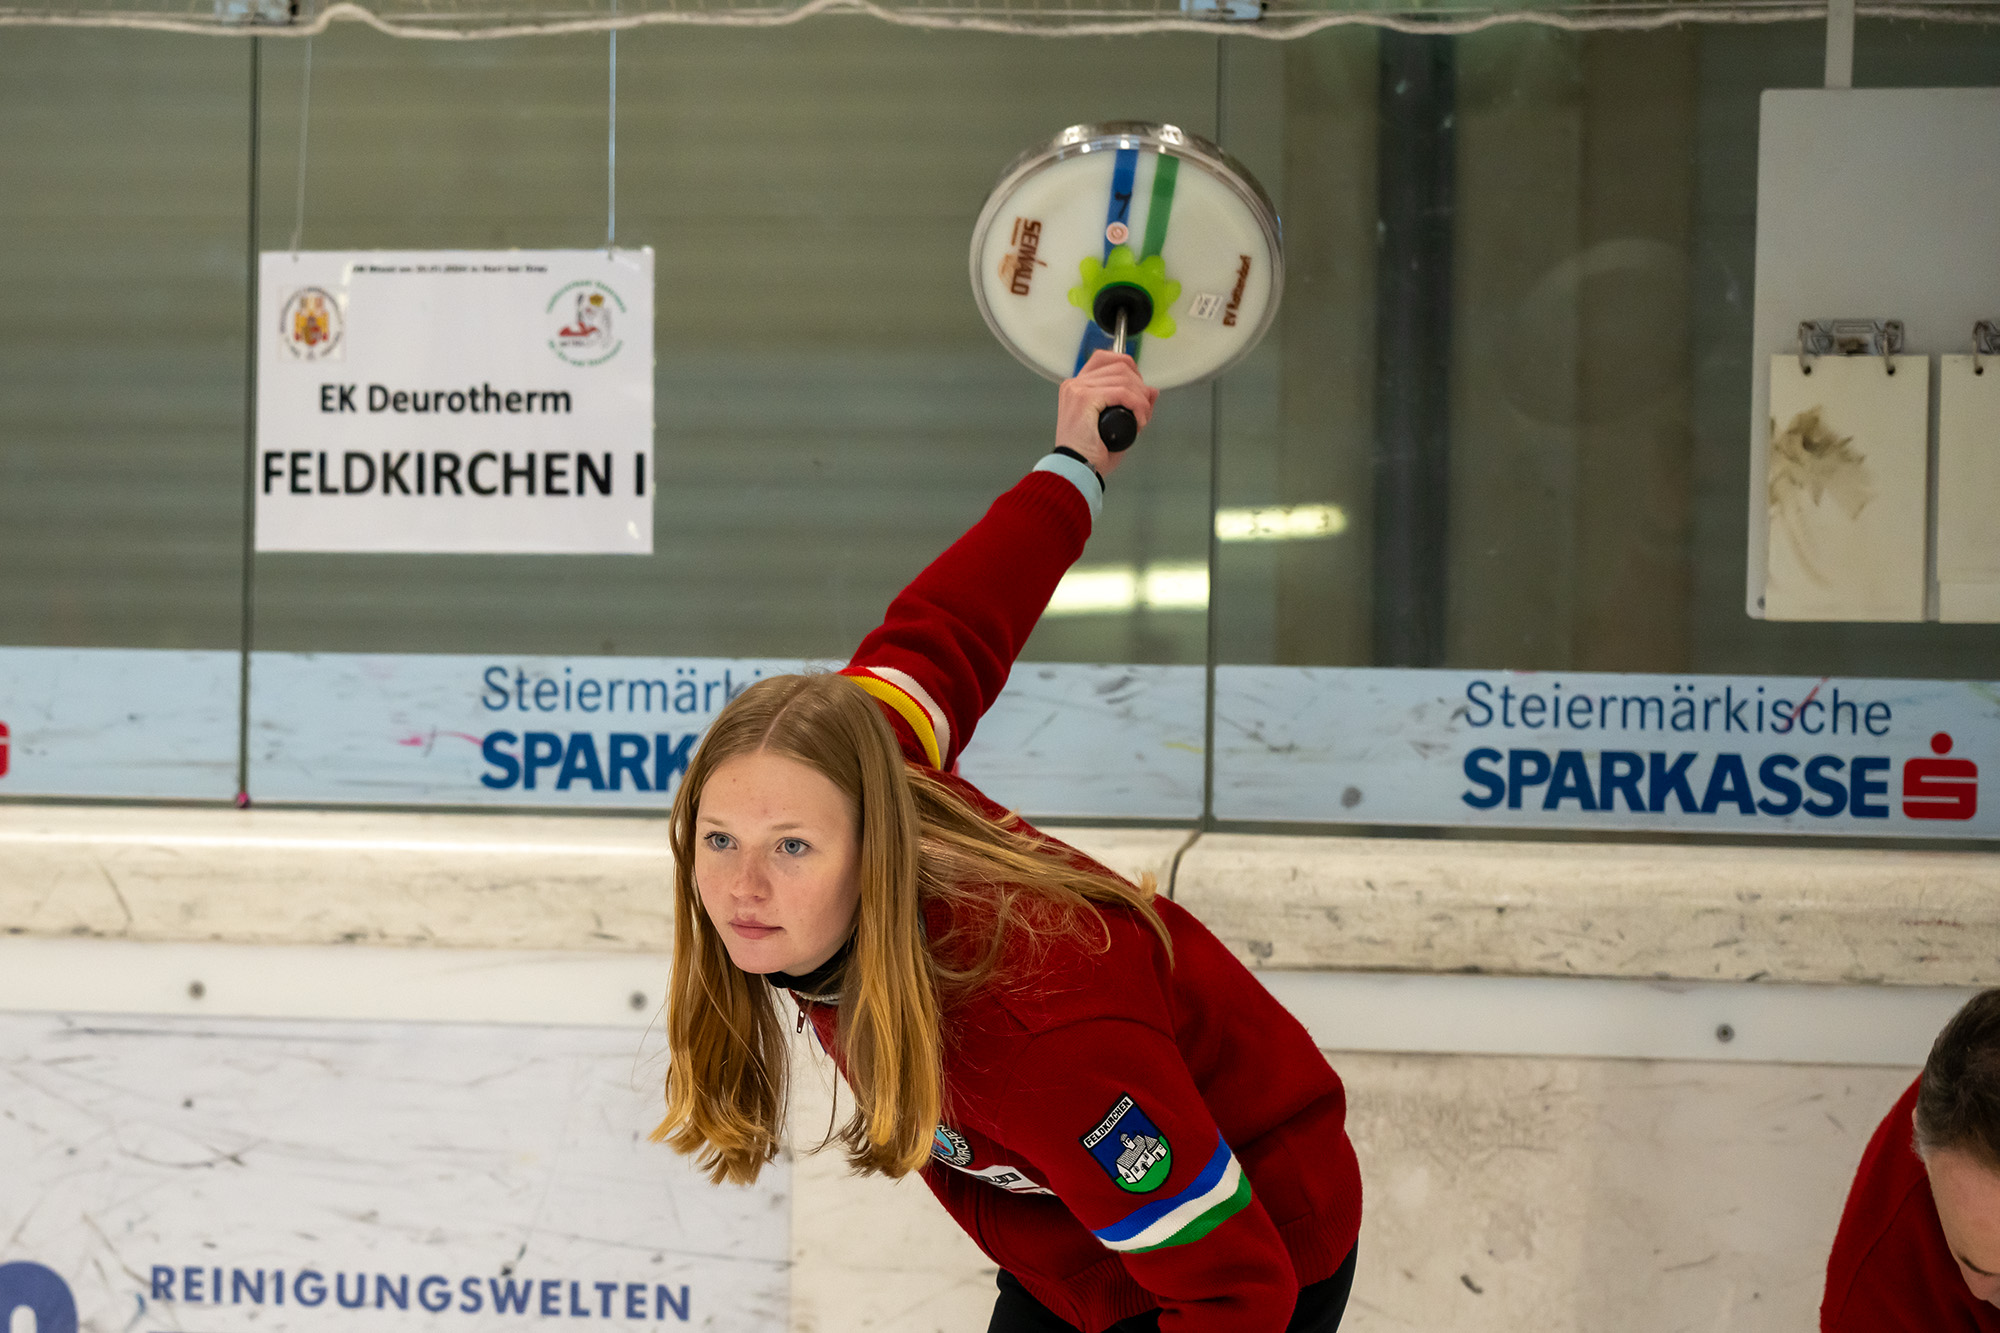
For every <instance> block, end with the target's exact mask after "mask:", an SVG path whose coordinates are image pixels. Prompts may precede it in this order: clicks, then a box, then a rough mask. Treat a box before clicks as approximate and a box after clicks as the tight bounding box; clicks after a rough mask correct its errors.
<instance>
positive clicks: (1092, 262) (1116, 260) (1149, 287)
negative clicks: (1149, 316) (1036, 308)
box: [1069, 245, 1181, 338]
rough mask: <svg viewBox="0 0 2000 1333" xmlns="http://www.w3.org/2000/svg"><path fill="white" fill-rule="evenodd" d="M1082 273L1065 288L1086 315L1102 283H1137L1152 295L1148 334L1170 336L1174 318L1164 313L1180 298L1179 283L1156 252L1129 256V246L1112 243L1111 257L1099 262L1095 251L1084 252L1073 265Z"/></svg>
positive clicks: (1172, 332)
mask: <svg viewBox="0 0 2000 1333" xmlns="http://www.w3.org/2000/svg"><path fill="white" fill-rule="evenodd" d="M1077 268H1078V269H1079V270H1080V271H1081V272H1082V274H1083V281H1082V282H1081V283H1080V284H1078V285H1077V286H1075V287H1072V288H1070V289H1069V303H1070V304H1071V305H1073V306H1075V307H1076V308H1077V309H1079V310H1081V311H1083V312H1084V313H1085V314H1086V315H1088V314H1091V312H1092V311H1093V310H1094V309H1095V307H1096V303H1097V294H1098V293H1099V292H1101V291H1103V290H1104V289H1105V288H1106V287H1116V286H1121V285H1122V286H1126V287H1137V288H1139V289H1140V290H1141V291H1143V292H1145V293H1146V295H1147V296H1150V297H1151V298H1153V321H1152V323H1150V324H1148V325H1147V326H1146V328H1145V330H1144V332H1145V335H1146V336H1147V337H1149V338H1171V337H1173V336H1174V318H1173V316H1172V315H1170V314H1168V313H1167V312H1168V310H1170V309H1171V308H1172V307H1173V304H1174V302H1176V301H1178V300H1180V299H1181V285H1180V284H1179V283H1178V282H1175V281H1174V280H1173V279H1172V278H1169V277H1168V276H1167V261H1166V260H1164V259H1162V258H1160V257H1159V256H1158V255H1147V256H1146V257H1145V258H1144V259H1137V260H1135V259H1133V258H1132V248H1131V247H1130V246H1126V245H1120V246H1116V247H1114V248H1113V249H1112V251H1111V257H1110V258H1109V259H1106V260H1104V261H1103V262H1102V263H1100V262H1099V261H1098V259H1097V256H1095V255H1085V256H1084V258H1083V262H1082V263H1081V264H1079V265H1078V266H1077Z"/></svg>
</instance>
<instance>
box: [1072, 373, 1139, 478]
mask: <svg viewBox="0 0 2000 1333" xmlns="http://www.w3.org/2000/svg"><path fill="white" fill-rule="evenodd" d="M1159 396H1160V391H1159V390H1158V389H1152V388H1148V387H1147V386H1146V381H1145V380H1143V379H1141V378H1140V377H1139V366H1138V364H1137V363H1136V362H1134V361H1133V360H1132V358H1131V357H1129V356H1126V355H1123V354H1122V353H1121V354H1118V355H1113V354H1112V353H1110V352H1107V351H1103V350H1099V351H1095V352H1092V353H1091V354H1090V360H1088V361H1086V362H1085V363H1084V366H1083V369H1082V370H1080V371H1078V372H1077V373H1076V377H1075V378H1074V379H1067V380H1064V381H1063V382H1062V386H1061V387H1060V388H1059V389H1057V391H1056V444H1057V445H1059V446H1061V447H1062V448H1065V449H1073V450H1075V451H1076V452H1077V453H1079V454H1081V455H1083V458H1084V461H1085V462H1087V463H1089V464H1090V466H1091V467H1093V468H1095V469H1096V470H1097V475H1098V476H1100V477H1104V478H1106V479H1109V478H1110V476H1111V474H1112V473H1113V472H1115V471H1116V470H1117V468H1118V464H1119V463H1120V462H1121V461H1123V459H1124V457H1125V455H1124V454H1122V453H1119V454H1114V453H1112V452H1111V451H1110V450H1109V449H1106V448H1105V447H1104V441H1103V440H1100V439H1098V438H1097V414H1098V413H1099V412H1101V411H1103V410H1104V409H1105V408H1107V407H1114V406H1115V407H1127V408H1130V409H1131V410H1132V415H1133V416H1135V417H1137V418H1138V419H1139V429H1140V430H1142V431H1143V430H1145V429H1146V423H1147V422H1148V421H1150V420H1152V417H1153V400H1154V399H1156V398H1158V397H1159Z"/></svg>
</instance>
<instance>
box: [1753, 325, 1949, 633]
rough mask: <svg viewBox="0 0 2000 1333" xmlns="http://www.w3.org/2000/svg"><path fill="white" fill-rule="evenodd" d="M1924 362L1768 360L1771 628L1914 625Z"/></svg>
mask: <svg viewBox="0 0 2000 1333" xmlns="http://www.w3.org/2000/svg"><path fill="white" fill-rule="evenodd" d="M1929 370H1930V367H1929V364H1928V358H1926V357H1897V358H1893V359H1892V358H1888V357H1880V356H1854V357H1847V356H1827V357H1815V358H1813V359H1812V360H1811V361H1810V362H1809V363H1808V362H1807V361H1806V360H1804V359H1803V358H1801V357H1797V356H1774V357H1772V358H1771V437H1770V452H1769V455H1768V458H1767V460H1766V465H1765V466H1766V473H1765V504H1766V511H1765V512H1766V515H1767V519H1768V522H1769V533H1768V541H1769V558H1770V563H1769V565H1768V567H1767V571H1766V574H1765V579H1764V614H1765V615H1766V616H1767V617H1769V618H1770V619H1772V620H1922V619H1923V618H1924V510H1925V503H1924V501H1925V489H1924V488H1925V483H1926V480H1927V479H1926V475H1925V474H1926V463H1927V462H1928V459H1927V453H1928V449H1927V446H1926V440H1925V436H1926V426H1927V425H1928V416H1929V409H1930V392H1929V390H1930V383H1929V381H1930V375H1929Z"/></svg>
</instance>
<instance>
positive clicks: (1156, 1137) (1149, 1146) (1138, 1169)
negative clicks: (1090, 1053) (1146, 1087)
mask: <svg viewBox="0 0 2000 1333" xmlns="http://www.w3.org/2000/svg"><path fill="white" fill-rule="evenodd" d="M1078 1142H1080V1143H1082V1144H1083V1146H1084V1148H1085V1149H1086V1150H1087V1151H1088V1152H1089V1153H1090V1155H1091V1156H1092V1157H1094V1158H1096V1159H1097V1164H1098V1165H1099V1166H1101V1167H1103V1168H1104V1174H1106V1175H1108V1176H1110V1177H1111V1178H1112V1179H1113V1180H1115V1181H1117V1182H1118V1188H1120V1189H1122V1190H1127V1191H1130V1192H1131V1193H1133V1194H1145V1193H1148V1192H1150V1191H1152V1190H1156V1189H1158V1188H1159V1187H1160V1186H1162V1185H1164V1184H1166V1183H1167V1173H1168V1172H1170V1171H1172V1170H1173V1169H1174V1150H1173V1149H1172V1148H1171V1147H1169V1146H1168V1145H1167V1136H1166V1135H1164V1134H1162V1133H1160V1127H1159V1126H1158V1125H1155V1124H1154V1123H1153V1122H1152V1121H1151V1120H1149V1119H1148V1118H1147V1117H1146V1113H1145V1112H1144V1111H1141V1110H1140V1109H1139V1104H1138V1103H1137V1102H1135V1101H1133V1100H1132V1095H1131V1094H1130V1093H1126V1094H1124V1095H1122V1096H1120V1097H1119V1098H1118V1101H1117V1103H1116V1104H1114V1105H1113V1106H1112V1108H1111V1109H1110V1110H1109V1111H1106V1112H1105V1113H1104V1118H1103V1119H1102V1120H1100V1121H1098V1122H1097V1127H1096V1128H1095V1129H1093V1130H1091V1131H1090V1132H1089V1133H1088V1134H1085V1135H1084V1136H1083V1137H1082V1138H1081V1139H1080V1140H1078Z"/></svg>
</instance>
